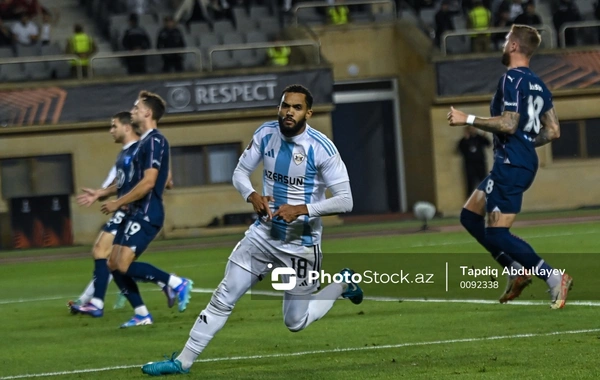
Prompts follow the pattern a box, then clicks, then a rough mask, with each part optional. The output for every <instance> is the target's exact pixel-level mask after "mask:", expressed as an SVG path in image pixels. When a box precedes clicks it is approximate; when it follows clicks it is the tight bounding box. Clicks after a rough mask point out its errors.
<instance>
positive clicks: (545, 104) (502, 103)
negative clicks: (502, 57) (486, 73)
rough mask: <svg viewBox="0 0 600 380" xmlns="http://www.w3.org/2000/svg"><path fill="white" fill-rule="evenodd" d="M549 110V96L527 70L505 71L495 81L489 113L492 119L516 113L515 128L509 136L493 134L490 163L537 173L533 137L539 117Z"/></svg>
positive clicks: (550, 96)
mask: <svg viewBox="0 0 600 380" xmlns="http://www.w3.org/2000/svg"><path fill="white" fill-rule="evenodd" d="M552 108H553V105H552V94H551V93H550V91H549V90H548V88H547V87H546V85H545V84H544V82H542V80H541V79H540V78H539V77H538V76H537V75H535V74H534V73H533V72H532V71H531V70H530V69H529V68H527V67H517V68H515V69H510V70H508V71H507V72H506V74H504V75H503V76H502V77H501V78H500V81H499V82H498V88H497V90H496V94H495V95H494V98H493V99H492V103H491V105H490V112H491V115H492V116H500V115H502V113H503V112H504V111H510V112H517V113H518V114H519V115H520V118H519V126H518V127H517V131H516V132H515V134H513V135H510V134H505V133H495V134H494V160H496V161H500V162H501V163H505V164H511V165H514V166H519V167H522V168H525V169H527V170H531V171H533V172H535V171H537V168H538V156H537V153H536V152H535V138H536V136H537V135H538V134H539V132H540V129H541V128H542V125H541V122H540V117H541V116H542V115H543V114H544V113H546V112H547V111H549V110H551V109H552Z"/></svg>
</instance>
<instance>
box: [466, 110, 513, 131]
mask: <svg viewBox="0 0 600 380" xmlns="http://www.w3.org/2000/svg"><path fill="white" fill-rule="evenodd" d="M519 118H520V115H519V113H517V112H511V111H504V112H503V113H502V116H495V117H479V116H477V117H476V118H475V121H474V122H473V126H474V127H475V128H478V129H481V130H483V131H486V132H492V133H507V134H509V135H512V134H513V133H515V131H516V130H517V127H518V126H519Z"/></svg>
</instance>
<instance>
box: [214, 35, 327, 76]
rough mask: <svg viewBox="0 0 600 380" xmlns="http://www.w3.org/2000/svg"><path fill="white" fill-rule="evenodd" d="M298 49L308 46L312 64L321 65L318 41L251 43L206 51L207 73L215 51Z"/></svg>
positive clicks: (216, 47) (218, 47) (224, 46)
mask: <svg viewBox="0 0 600 380" xmlns="http://www.w3.org/2000/svg"><path fill="white" fill-rule="evenodd" d="M283 46H287V47H298V46H309V47H312V48H313V50H314V52H315V54H314V59H315V61H314V62H313V63H314V64H317V65H319V64H321V45H320V44H319V42H318V41H314V40H295V41H285V42H253V43H245V44H230V45H217V46H213V47H211V48H209V49H208V71H212V70H213V53H214V52H217V51H235V50H258V49H268V48H271V47H283Z"/></svg>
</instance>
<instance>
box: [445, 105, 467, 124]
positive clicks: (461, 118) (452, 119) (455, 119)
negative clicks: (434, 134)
mask: <svg viewBox="0 0 600 380" xmlns="http://www.w3.org/2000/svg"><path fill="white" fill-rule="evenodd" d="M467 116H468V115H467V114H466V113H464V112H462V111H459V110H457V109H455V108H454V107H450V112H448V124H450V126H451V127H460V126H463V125H466V124H467Z"/></svg>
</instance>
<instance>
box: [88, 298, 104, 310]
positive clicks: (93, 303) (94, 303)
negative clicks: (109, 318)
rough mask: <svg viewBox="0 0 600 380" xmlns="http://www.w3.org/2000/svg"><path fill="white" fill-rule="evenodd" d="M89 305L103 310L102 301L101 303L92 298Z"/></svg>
mask: <svg viewBox="0 0 600 380" xmlns="http://www.w3.org/2000/svg"><path fill="white" fill-rule="evenodd" d="M90 303H91V304H92V305H94V306H96V307H97V308H98V309H104V301H102V300H101V299H100V298H92V300H91V301H90Z"/></svg>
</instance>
